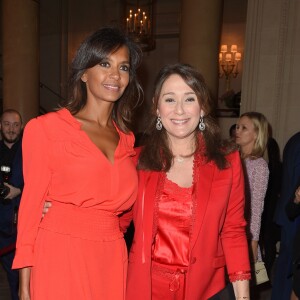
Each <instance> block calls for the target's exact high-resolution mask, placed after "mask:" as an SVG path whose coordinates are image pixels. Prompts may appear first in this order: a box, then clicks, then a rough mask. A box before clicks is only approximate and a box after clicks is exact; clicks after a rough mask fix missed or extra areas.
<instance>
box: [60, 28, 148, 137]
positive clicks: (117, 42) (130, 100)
mask: <svg viewBox="0 0 300 300" xmlns="http://www.w3.org/2000/svg"><path fill="white" fill-rule="evenodd" d="M123 46H126V47H127V48H128V50H129V64H130V67H129V83H128V86H127V87H126V89H125V91H124V93H123V95H122V96H121V97H120V99H118V101H117V102H116V103H115V105H114V108H113V112H112V117H113V120H114V121H115V123H116V124H117V126H118V127H119V128H120V129H121V130H122V131H124V132H128V131H129V130H132V124H131V122H132V113H133V110H134V108H136V107H137V106H138V104H139V103H140V100H141V99H142V97H141V96H142V88H141V86H140V84H139V82H138V80H137V76H136V69H137V67H138V66H139V64H140V62H141V56H142V52H141V50H140V48H139V47H138V46H137V45H136V44H135V43H134V42H133V41H131V40H130V39H129V37H128V36H127V35H126V34H125V33H124V32H123V31H122V30H121V29H119V28H117V27H103V28H101V29H99V30H97V31H96V32H94V33H93V34H92V35H90V36H89V37H87V38H86V40H84V41H83V43H82V44H81V45H80V47H79V48H78V50H77V52H76V55H75V57H74V59H73V61H72V64H71V70H70V78H69V89H70V98H69V99H68V100H65V101H63V102H62V103H61V106H62V107H65V108H67V109H68V110H69V111H70V112H71V113H72V114H73V115H74V114H76V113H78V112H79V111H80V110H81V109H82V108H83V107H84V106H85V105H86V101H87V90H86V84H85V83H84V82H83V81H82V80H81V77H82V75H83V73H84V72H85V71H86V70H87V69H89V68H92V67H94V66H95V65H97V64H99V63H101V62H102V61H104V60H105V59H106V58H107V57H108V56H109V55H110V54H111V53H114V52H116V51H117V50H118V49H120V48H121V47H123Z"/></svg>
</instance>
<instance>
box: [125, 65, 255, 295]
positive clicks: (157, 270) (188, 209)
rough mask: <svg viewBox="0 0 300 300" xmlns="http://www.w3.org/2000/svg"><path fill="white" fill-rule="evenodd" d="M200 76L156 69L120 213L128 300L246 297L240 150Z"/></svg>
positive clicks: (183, 69)
mask: <svg viewBox="0 0 300 300" xmlns="http://www.w3.org/2000/svg"><path fill="white" fill-rule="evenodd" d="M211 110H212V100H211V98H210V97H209V91H208V88H207V86H206V84H205V82H204V80H203V78H202V76H201V75H200V74H199V73H198V72H197V71H196V70H195V69H194V68H192V67H191V66H189V65H184V64H175V65H169V66H166V67H164V68H163V69H162V70H161V72H160V73H159V74H158V77H157V80H156V84H155V92H154V97H153V114H152V116H151V120H150V123H149V124H150V134H149V137H148V138H147V142H146V145H145V146H144V148H143V149H142V150H138V157H137V168H138V175H139V188H138V197H137V201H136V202H135V204H134V206H133V209H132V210H131V211H130V212H128V213H127V214H124V215H123V216H122V218H121V227H122V228H123V229H124V230H126V227H127V226H128V223H129V222H130V220H131V218H133V221H134V226H135V235H134V239H133V244H132V247H131V250H130V256H129V269H128V277H127V291H126V294H127V298H126V299H127V300H136V299H143V300H151V299H152V300H169V299H172V300H204V299H209V298H210V297H212V296H214V295H215V294H216V293H217V292H219V291H220V290H221V289H222V288H223V287H224V286H225V268H227V271H228V275H229V279H230V281H232V282H233V287H234V292H235V296H236V299H249V286H248V284H249V282H248V281H249V279H250V266H249V258H248V246H247V240H246V235H245V225H246V222H245V220H244V178H243V173H242V167H241V162H240V158H239V153H238V152H237V151H231V150H230V149H229V147H226V146H224V145H222V144H221V140H220V136H219V128H218V126H217V125H216V122H215V120H214V119H213V118H212V116H211Z"/></svg>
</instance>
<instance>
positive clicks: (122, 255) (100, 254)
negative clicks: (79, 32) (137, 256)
mask: <svg viewBox="0 0 300 300" xmlns="http://www.w3.org/2000/svg"><path fill="white" fill-rule="evenodd" d="M139 61H140V50H139V48H138V47H137V46H136V45H135V44H134V43H133V42H131V41H130V40H129V39H128V38H127V36H125V35H124V34H123V33H122V32H121V31H120V30H118V29H117V28H110V27H105V28H102V29H100V30H98V31H96V32H95V33H93V34H92V35H90V36H89V37H88V38H87V39H86V40H85V41H84V42H83V43H82V44H81V46H80V47H79V49H78V51H77V53H76V55H75V58H74V60H73V63H72V66H71V77H70V90H71V92H72V95H71V97H70V98H69V99H68V100H67V101H66V103H64V107H63V108H61V109H60V110H58V111H56V112H52V113H48V114H46V115H44V116H40V117H38V118H35V119H33V120H31V121H30V122H29V123H28V125H27V126H26V128H25V132H24V139H23V161H24V168H23V170H24V179H25V180H24V181H25V187H24V191H23V196H22V200H21V206H20V214H19V222H18V240H17V251H16V256H15V260H14V264H13V267H14V268H17V269H20V278H21V282H20V299H21V300H29V299H30V300H96V299H97V300H98V299H105V300H124V299H125V284H126V274H127V249H126V245H125V242H124V239H123V233H122V232H121V231H120V226H119V217H118V216H119V215H120V214H121V213H122V212H124V211H126V210H128V209H129V208H130V207H131V206H132V204H133V202H134V201H135V199H136V194H137V184H138V178H137V173H136V169H135V165H134V163H133V162H132V158H131V156H133V155H134V154H135V152H134V150H133V145H134V136H133V134H132V132H131V131H130V129H129V128H130V126H131V114H132V110H133V108H134V107H136V105H137V102H138V96H139V93H140V86H139V84H138V82H137V80H136V67H137V66H138V63H139ZM45 199H47V200H49V201H51V203H52V208H51V210H50V212H48V213H47V214H46V216H45V217H44V218H43V219H41V213H42V208H43V205H44V202H45Z"/></svg>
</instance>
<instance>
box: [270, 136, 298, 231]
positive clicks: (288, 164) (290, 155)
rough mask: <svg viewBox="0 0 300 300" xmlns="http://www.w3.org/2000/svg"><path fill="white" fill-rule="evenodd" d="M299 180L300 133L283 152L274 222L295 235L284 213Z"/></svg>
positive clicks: (292, 138)
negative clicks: (279, 189) (280, 181)
mask: <svg viewBox="0 0 300 300" xmlns="http://www.w3.org/2000/svg"><path fill="white" fill-rule="evenodd" d="M299 178H300V132H298V133H296V134H295V135H293V136H292V137H291V138H290V139H289V140H288V142H287V144H286V145H285V147H284V151H283V173H282V186H281V193H280V199H279V201H278V203H277V207H276V211H275V221H276V223H277V224H278V225H280V226H286V227H288V228H289V231H292V232H291V234H293V235H294V234H295V228H294V222H293V221H291V220H290V219H289V218H288V216H287V214H286V212H285V207H286V205H287V203H289V202H291V201H293V199H294V196H295V191H296V189H297V187H298V181H299Z"/></svg>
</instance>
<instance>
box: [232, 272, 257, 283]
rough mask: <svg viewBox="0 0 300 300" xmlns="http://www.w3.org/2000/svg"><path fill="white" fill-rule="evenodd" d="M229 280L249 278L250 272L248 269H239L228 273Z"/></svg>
mask: <svg viewBox="0 0 300 300" xmlns="http://www.w3.org/2000/svg"><path fill="white" fill-rule="evenodd" d="M228 275H229V280H230V282H234V281H238V280H250V279H251V272H250V271H239V272H235V273H231V274H228Z"/></svg>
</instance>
